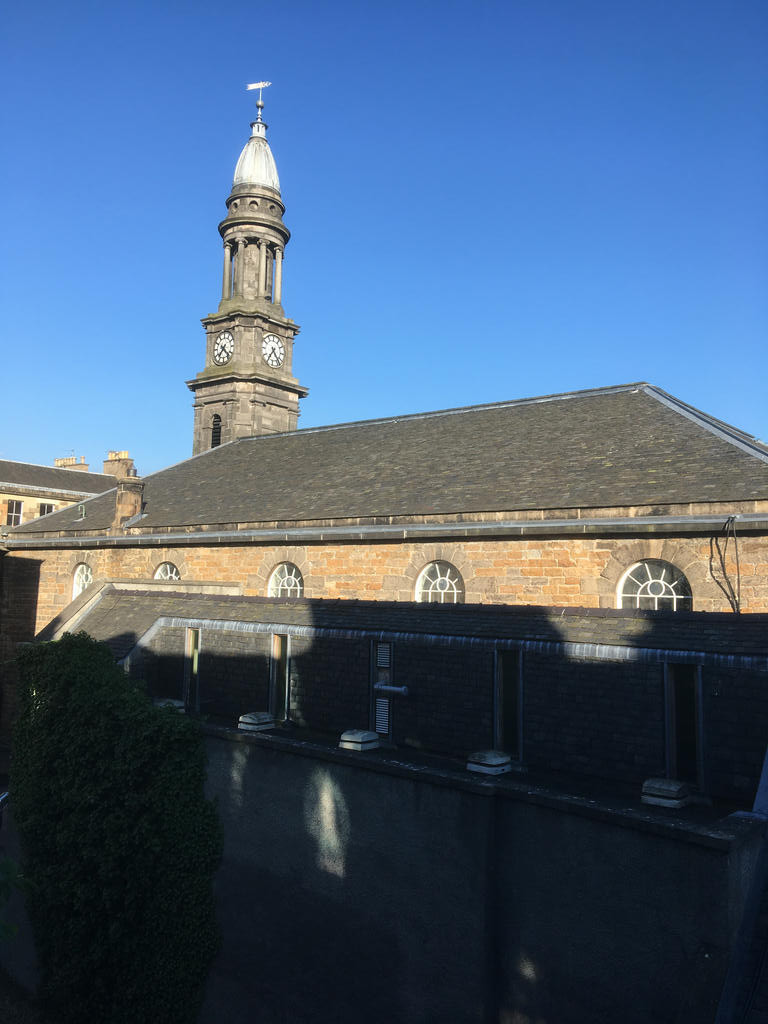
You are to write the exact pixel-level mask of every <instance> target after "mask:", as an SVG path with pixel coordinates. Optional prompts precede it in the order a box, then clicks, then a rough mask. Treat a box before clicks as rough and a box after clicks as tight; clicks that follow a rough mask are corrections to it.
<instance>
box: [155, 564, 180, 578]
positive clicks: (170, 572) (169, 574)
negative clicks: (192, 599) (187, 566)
mask: <svg viewBox="0 0 768 1024" xmlns="http://www.w3.org/2000/svg"><path fill="white" fill-rule="evenodd" d="M155 579H156V580H170V581H174V582H175V581H176V580H180V579H181V573H180V572H179V570H178V568H177V567H176V566H175V565H174V564H173V562H161V563H160V565H158V567H157V569H155Z"/></svg>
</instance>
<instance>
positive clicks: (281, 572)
mask: <svg viewBox="0 0 768 1024" xmlns="http://www.w3.org/2000/svg"><path fill="white" fill-rule="evenodd" d="M267 593H268V594H269V596H270V597H301V595H302V594H303V593H304V580H303V579H302V576H301V573H300V572H299V568H298V566H296V565H294V564H293V563H292V562H281V563H280V565H278V567H277V568H276V569H275V571H274V572H273V573H272V575H271V576H270V577H269V587H268V588H267Z"/></svg>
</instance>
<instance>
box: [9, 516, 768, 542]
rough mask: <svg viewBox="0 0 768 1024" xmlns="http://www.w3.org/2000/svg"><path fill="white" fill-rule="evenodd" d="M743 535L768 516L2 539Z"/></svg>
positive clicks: (767, 525)
mask: <svg viewBox="0 0 768 1024" xmlns="http://www.w3.org/2000/svg"><path fill="white" fill-rule="evenodd" d="M729 519H730V520H732V521H734V522H735V524H736V526H737V527H738V530H739V533H768V515H766V514H765V513H762V512H749V513H743V514H741V515H735V516H728V515H723V514H720V515H716V516H713V515H703V516H635V517H632V516H627V517H623V518H602V519H534V520H507V521H504V522H482V523H413V524H411V525H408V526H400V525H371V526H296V527H288V528H285V529H280V528H267V529H258V528H257V529H249V530H201V529H198V528H195V529H194V531H193V532H182V531H177V532H172V533H171V532H169V533H144V534H121V535H119V536H107V535H99V534H92V535H90V536H70V537H67V536H59V537H32V536H31V537H29V538H27V537H25V536H20V535H18V534H15V535H14V534H10V535H9V536H7V537H4V538H3V542H4V543H5V544H6V545H7V546H8V548H9V550H19V549H29V548H32V549H37V548H132V547H143V546H145V545H150V546H160V547H190V546H204V545H214V544H216V545H224V544H290V545H295V544H317V543H333V542H341V541H408V540H427V539H436V538H441V539H452V540H472V539H474V538H486V537H497V538H515V537H518V538H520V537H570V536H590V535H598V536H603V537H604V536H618V537H620V536H632V537H637V536H643V535H648V534H661V535H664V534H676V535H680V534H701V535H702V536H710V535H711V534H712V533H715V532H719V531H721V530H722V529H723V527H724V526H725V524H726V522H727V521H728V520H729Z"/></svg>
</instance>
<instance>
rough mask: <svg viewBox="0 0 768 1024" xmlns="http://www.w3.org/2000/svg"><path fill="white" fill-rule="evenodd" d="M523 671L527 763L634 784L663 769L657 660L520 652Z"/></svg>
mask: <svg viewBox="0 0 768 1024" xmlns="http://www.w3.org/2000/svg"><path fill="white" fill-rule="evenodd" d="M523 672H524V677H523V678H524V683H523V709H524V710H523V722H524V727H523V755H524V760H525V761H526V763H527V764H530V765H531V766H537V767H542V768H547V769H551V770H553V771H568V772H576V773H580V774H584V775H598V776H602V777H604V778H610V779H616V780H617V781H621V782H627V783H632V784H638V785H639V784H642V782H643V780H644V779H646V778H648V777H649V776H655V775H664V772H665V745H664V744H665V733H664V685H663V671H662V667H661V666H660V665H649V664H642V663H638V662H634V663H615V662H603V661H600V662H598V661H576V660H570V659H566V658H556V657H544V656H542V655H537V654H525V655H524V659H523Z"/></svg>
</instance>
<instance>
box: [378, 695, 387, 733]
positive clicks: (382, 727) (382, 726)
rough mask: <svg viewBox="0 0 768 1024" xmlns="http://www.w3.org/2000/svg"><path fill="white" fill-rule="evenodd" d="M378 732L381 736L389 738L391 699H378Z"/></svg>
mask: <svg viewBox="0 0 768 1024" xmlns="http://www.w3.org/2000/svg"><path fill="white" fill-rule="evenodd" d="M376 732H377V733H379V735H380V736H389V699H388V698H387V697H377V698H376Z"/></svg>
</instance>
